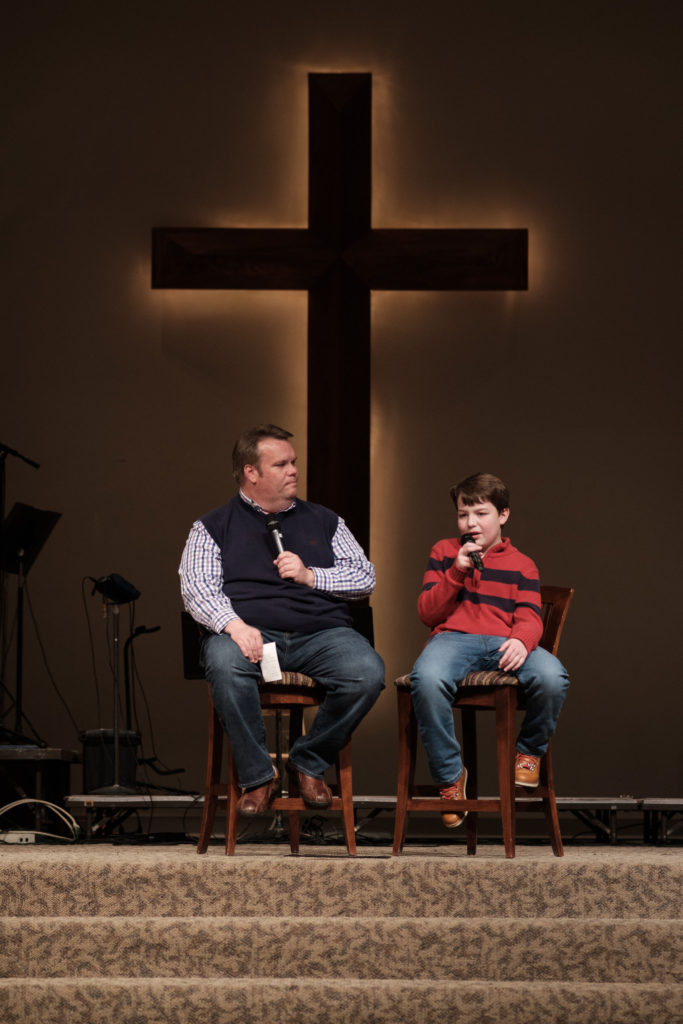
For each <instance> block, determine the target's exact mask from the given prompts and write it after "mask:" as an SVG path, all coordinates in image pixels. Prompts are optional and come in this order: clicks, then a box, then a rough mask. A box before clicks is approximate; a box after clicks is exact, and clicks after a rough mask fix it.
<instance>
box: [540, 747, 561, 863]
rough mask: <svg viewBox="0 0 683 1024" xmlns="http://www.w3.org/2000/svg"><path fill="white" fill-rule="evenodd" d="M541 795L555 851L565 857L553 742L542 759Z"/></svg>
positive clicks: (557, 854) (558, 855)
mask: <svg viewBox="0 0 683 1024" xmlns="http://www.w3.org/2000/svg"><path fill="white" fill-rule="evenodd" d="M541 796H542V800H543V813H544V814H545V822H546V827H547V829H548V835H549V836H550V845H551V846H552V848H553V853H554V854H555V856H556V857H564V847H563V845H562V833H561V832H560V819H559V817H558V814H557V803H556V800H555V779H554V776H553V758H552V751H551V744H549V745H548V750H547V751H546V755H545V757H544V758H543V760H542V761H541Z"/></svg>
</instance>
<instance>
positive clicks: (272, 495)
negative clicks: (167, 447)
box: [179, 424, 384, 815]
mask: <svg viewBox="0 0 683 1024" xmlns="http://www.w3.org/2000/svg"><path fill="white" fill-rule="evenodd" d="M291 436H292V435H291V434H290V432H289V431H287V430H283V429H282V428H281V427H276V426H274V425H272V424H269V425H267V426H261V427H255V428H254V429H252V430H249V431H246V432H245V433H244V434H242V436H241V437H240V438H239V439H238V441H237V443H236V444H235V447H234V449H233V453H232V459H233V475H234V477H235V480H236V482H237V483H238V485H239V488H240V490H239V495H238V496H237V497H234V498H233V499H232V500H231V501H230V502H229V503H228V504H227V505H223V506H222V507H221V508H218V509H215V510H214V511H213V512H210V513H209V514H208V515H205V516H203V517H202V518H201V519H199V520H197V522H195V523H194V524H193V526H192V529H191V531H190V535H189V537H188V540H187V543H186V545H185V550H184V552H183V556H182V561H181V564H180V570H179V571H180V577H181V590H182V595H183V600H184V602H185V607H186V609H187V610H188V612H189V613H190V614H191V615H192V616H193V618H194V619H195V620H196V621H197V622H199V623H200V624H201V625H202V626H203V627H204V628H205V629H206V630H208V631H209V632H208V635H207V636H206V638H205V640H204V643H203V647H202V660H203V664H204V669H205V672H206V677H207V679H208V681H209V684H210V686H211V693H212V697H213V701H214V704H215V707H216V711H217V713H218V716H219V718H220V720H221V723H222V725H223V728H224V729H225V731H226V732H227V734H228V736H229V738H230V744H231V746H232V750H233V754H234V757H235V764H236V767H237V775H238V780H239V784H240V787H241V788H242V790H243V792H242V796H241V797H240V801H239V805H238V807H239V810H240V812H241V813H242V814H247V815H253V814H262V813H263V812H264V811H266V810H267V808H268V806H269V805H270V803H271V801H272V799H273V797H274V795H275V793H276V792H277V789H278V784H279V779H278V777H277V773H276V772H274V769H273V764H272V761H271V758H270V754H269V753H268V750H267V747H266V734H265V726H264V723H263V715H262V713H261V706H260V702H259V693H258V681H259V679H260V678H261V669H260V665H259V662H260V661H261V658H262V655H263V645H264V643H273V642H274V643H275V645H276V650H277V656H278V660H279V664H280V668H281V669H282V670H283V671H290V672H303V673H305V674H306V675H310V676H312V677H313V678H315V679H316V681H317V682H319V683H320V684H321V685H322V686H323V687H324V688H325V690H326V691H327V692H326V695H325V699H324V701H323V703H322V704H321V706H320V708H319V710H318V713H317V715H316V717H315V721H314V722H313V725H312V727H311V729H310V731H309V732H308V733H307V734H306V735H305V736H302V737H300V739H298V740H297V741H296V742H295V744H294V746H293V747H292V749H291V751H290V753H289V760H288V768H289V770H290V771H291V772H295V773H296V774H297V776H298V780H299V789H300V793H301V796H302V798H303V800H304V802H305V803H306V805H307V806H309V807H312V808H316V809H318V810H319V809H323V808H325V807H329V805H330V803H331V801H332V794H331V793H330V790H329V788H328V787H327V785H326V784H325V782H324V779H323V776H324V773H325V770H326V769H327V768H328V767H329V766H330V765H331V764H333V763H334V762H335V761H336V758H337V754H338V752H339V750H340V749H341V747H342V746H343V745H344V743H345V742H346V740H347V739H348V737H349V736H350V735H351V733H352V732H353V730H354V729H355V728H356V726H357V725H358V723H359V722H360V721H361V719H362V718H363V717H364V715H365V714H367V712H368V711H369V710H370V708H371V707H372V705H373V704H374V703H375V701H376V700H377V697H378V696H379V694H380V692H381V690H382V689H383V687H384V664H383V662H382V659H381V658H380V657H379V655H378V654H377V653H376V652H375V651H374V650H373V648H372V646H371V644H370V643H368V641H367V640H366V639H365V638H364V637H362V636H361V635H360V634H359V633H357V632H356V631H355V630H354V629H352V627H351V615H350V612H349V609H348V606H347V604H346V602H347V601H353V600H360V599H362V598H364V597H367V596H368V595H369V594H371V593H372V591H373V590H374V587H375V570H374V567H373V565H372V563H371V562H369V561H368V560H367V558H366V557H365V554H364V553H363V550H362V548H361V547H360V546H359V544H358V542H357V541H356V539H355V538H354V537H353V535H352V534H351V532H350V531H349V529H348V527H347V526H346V524H345V523H344V520H343V519H342V518H341V517H340V516H338V515H336V513H334V512H332V511H331V510H330V509H327V508H325V507H324V506H322V505H316V504H313V503H312V502H308V501H301V500H298V499H297V497H296V492H297V482H298V469H297V465H296V453H295V451H294V448H293V447H292V445H291V443H290V441H289V438H290V437H291ZM273 516H277V517H278V527H279V529H278V527H275V533H278V532H279V533H280V536H281V538H282V539H281V544H280V547H283V548H284V550H281V551H280V553H278V548H277V546H276V538H275V537H274V534H273V528H272V524H271V529H269V528H268V526H267V521H268V520H269V517H273Z"/></svg>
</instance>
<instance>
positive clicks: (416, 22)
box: [0, 0, 683, 796]
mask: <svg viewBox="0 0 683 1024" xmlns="http://www.w3.org/2000/svg"><path fill="white" fill-rule="evenodd" d="M680 42H681V15H680V10H679V5H676V4H674V3H666V2H664V3H656V4H654V5H650V6H649V7H646V6H645V5H643V4H638V3H620V4H616V3H597V4H596V3H594V2H591V3H588V2H585V0H580V2H578V3H574V4H561V5H559V4H554V5H548V4H545V3H540V2H533V3H518V4H515V5H511V4H509V3H505V2H502V0H493V2H490V3H487V4H483V5H478V6H476V7H473V6H472V5H471V4H463V3H460V2H453V0H450V2H448V3H446V2H443V3H441V2H439V3H435V2H430V0H427V2H426V3H423V4H420V5H417V6H416V5H414V4H398V5H397V4H396V3H383V2H375V3H372V2H371V3H368V2H367V0H366V2H364V3H359V2H358V3H356V2H351V3H347V4H344V5H341V6H339V7H338V8H336V9H331V8H330V7H329V5H320V4H313V3H302V2H297V0H293V2H292V3H290V4H288V5H282V4H276V3H271V2H267V3H262V4H256V5H251V6H248V5H247V6H240V7H238V6H236V5H234V4H229V3H223V2H215V0H207V2H203V3H201V4H196V3H191V2H189V0H187V2H179V0H163V2H162V0H148V2H146V3H117V4H115V5H114V4H105V5H103V4H92V3H85V2H84V3H73V2H69V0H65V2H64V3H62V4H59V5H56V4H54V3H51V2H47V0H34V2H33V3H31V4H28V5H25V6H20V5H14V8H13V9H12V10H11V11H8V12H6V14H5V17H4V23H3V33H2V41H1V42H0V46H1V47H2V52H1V53H0V61H1V64H2V67H3V71H4V78H5V79H6V87H5V90H4V97H5V99H4V125H5V133H4V134H5V145H4V147H3V148H4V151H5V157H4V159H3V161H2V165H1V169H0V175H1V176H2V177H1V193H2V195H3V213H4V217H3V241H4V246H5V260H4V269H3V274H2V278H1V287H2V310H3V339H4V340H3V358H2V371H1V374H0V403H1V405H0V408H1V409H2V415H1V416H0V424H1V429H0V439H2V441H4V443H5V444H8V445H10V446H12V447H14V448H16V449H18V450H20V451H22V452H24V453H25V454H27V455H29V456H30V457H32V458H34V459H36V460H37V461H38V462H40V463H41V469H40V470H39V471H36V470H34V469H32V468H30V467H29V466H27V465H26V464H24V463H22V462H19V461H17V460H13V459H11V460H9V462H8V467H7V468H8V495H7V506H8V508H9V507H11V505H12V504H13V502H15V501H23V502H26V503H29V504H33V505H36V506H38V507H41V508H49V509H56V510H58V511H60V512H61V513H62V520H61V522H60V523H59V524H58V526H57V527H56V529H55V531H54V533H53V535H52V537H51V538H50V540H49V541H48V543H47V545H46V547H45V549H44V551H43V553H42V555H41V556H40V558H39V560H38V561H37V562H36V565H35V567H34V568H33V570H32V571H31V573H30V575H29V587H30V595H31V600H32V605H33V609H34V611H35V615H36V617H37V620H38V622H39V625H40V629H41V634H42V638H43V642H44V646H45V649H46V651H47V654H48V657H49V660H50V664H51V667H52V670H53V673H54V677H55V679H56V681H57V682H58V684H59V687H60V688H61V690H62V692H63V694H64V696H65V698H66V699H67V701H68V703H69V705H70V707H71V709H72V712H73V714H74V716H75V719H76V721H77V723H78V726H79V728H81V729H92V728H97V727H98V726H100V725H109V724H110V721H111V703H110V675H109V671H108V667H107V652H106V645H105V635H104V627H103V625H102V618H101V609H100V605H99V604H98V603H97V601H96V599H95V598H91V597H90V596H89V595H90V589H89V588H88V590H87V595H88V596H87V598H86V603H87V605H88V607H89V609H90V612H91V618H92V621H93V629H94V642H95V649H96V653H97V660H98V669H99V680H100V688H101V691H102V700H101V705H102V709H101V714H99V715H98V709H97V701H96V697H95V686H94V683H93V674H92V669H91V664H90V654H89V648H88V636H87V630H86V622H85V616H84V612H83V605H82V601H81V580H82V578H83V577H84V576H88V575H91V576H101V575H104V574H106V573H110V572H117V573H120V574H121V575H123V576H125V577H126V578H127V579H129V580H131V582H133V583H134V584H135V585H136V586H137V587H138V588H139V589H140V591H141V592H142V597H141V598H140V600H139V602H138V605H137V620H136V621H137V623H145V624H146V625H147V626H152V625H157V624H158V625H160V626H161V627H162V628H161V631H160V632H159V633H157V634H154V635H153V636H150V637H144V638H142V639H140V640H139V641H137V642H136V645H137V649H138V664H139V668H140V673H141V678H142V680H143V682H144V685H145V689H146V693H147V698H148V701H149V706H150V709H151V714H152V719H153V724H154V736H155V740H156V749H157V752H158V754H159V756H160V757H161V758H162V759H163V760H164V761H165V762H167V763H169V764H172V765H184V766H185V767H186V768H187V773H186V776H185V783H186V784H187V785H188V786H198V785H199V784H200V783H201V779H202V774H203V765H202V761H203V754H204V746H205V706H204V693H203V690H202V686H201V684H197V683H187V682H185V681H184V680H183V678H182V660H181V650H180V629H179V612H180V600H179V596H178V587H177V576H176V569H177V564H178V561H179V557H180V552H181V549H182V546H183V543H184V540H185V537H186V535H187V532H188V530H189V527H190V524H191V522H192V520H193V519H194V518H195V517H196V516H198V515H200V514H202V513H204V512H206V511H208V510H209V509H211V508H213V507H215V506H216V505H218V504H221V503H222V502H223V501H225V500H227V498H228V497H230V496H231V494H232V493H233V489H232V483H231V478H230V469H229V456H230V450H231V447H232V443H233V440H234V438H235V436H236V434H237V433H238V432H239V431H240V430H242V429H243V428H244V427H246V426H250V425H252V424H253V423H255V422H259V421H262V420H272V421H274V422H276V423H281V424H282V425H284V426H286V427H288V428H289V429H290V430H292V431H294V433H295V435H296V442H297V444H298V448H299V451H300V455H301V463H302V471H303V474H304V478H305V470H306V457H305V456H306V411H305V410H306V370H305V366H306V362H305V360H306V296H305V295H304V294H299V293H296V294H293V293H284V292H278V293H268V294H266V293H258V292H252V293H246V292H240V293H233V294H228V293H223V292H183V293H181V292H170V291H166V292H157V291H155V292H153V291H152V290H151V288H150V231H151V228H152V227H153V226H158V225H165V226H183V225H188V226H202V225H206V226H233V227H254V226H275V227H297V226H305V223H306V210H307V197H306V159H307V106H306V104H307V92H306V88H307V82H306V75H307V72H309V71H371V72H372V73H373V76H374V129H373V131H374V150H373V176H374V190H373V223H374V225H375V226H377V227H526V228H528V229H529V238H530V255H529V260H530V262H529V271H530V281H529V290H528V292H523V293H512V292H509V293H495V292H492V293H478V294H474V293H459V294H433V293H430V294H418V293H402V294H390V293H375V294H374V295H373V300H372V316H373V356H372V381H373V383H372V389H373V390H372V396H373V397H372V401H373V404H372V521H371V554H372V557H373V559H374V561H375V562H376V565H377V572H378V580H379V582H378V587H377V591H376V594H375V597H374V599H373V605H374V609H375V622H376V639H377V647H378V649H379V650H380V652H381V653H382V655H383V656H384V658H385V660H386V663H387V669H388V678H389V680H392V679H393V678H394V676H396V675H398V674H400V673H401V672H404V671H406V670H407V669H408V668H409V667H410V665H411V664H412V661H413V660H414V658H415V656H416V654H417V653H418V651H419V650H420V648H421V645H422V644H423V642H424V640H425V639H426V631H425V630H424V629H423V627H422V626H421V624H420V623H419V621H418V619H417V615H416V612H415V600H416V597H417V593H418V590H419V587H420V584H421V580H422V573H423V570H424V566H425V562H426V558H427V555H428V552H429V549H430V546H431V544H432V543H433V541H435V540H436V539H437V538H439V537H441V536H445V535H449V534H451V533H453V532H455V521H454V516H453V512H452V508H451V504H450V499H449V497H448V488H449V486H450V485H451V484H452V483H454V482H455V481H456V480H457V479H459V478H461V477H463V476H465V475H467V474H469V473H471V472H475V471H478V470H489V471H492V472H494V473H497V474H499V475H500V476H502V477H504V478H505V479H506V480H507V481H508V483H509V485H510V488H511V491H512V498H513V508H512V516H511V520H510V524H509V533H510V536H511V537H512V539H513V541H514V542H515V543H516V544H517V546H519V547H521V548H522V549H523V550H525V551H528V552H529V553H530V554H532V555H533V556H534V557H535V558H536V560H537V562H538V564H539V567H540V570H541V575H542V579H543V580H544V581H545V582H547V583H555V584H565V585H566V584H569V585H572V586H574V587H575V588H576V597H575V601H574V605H573V607H572V609H571V612H570V616H569V620H568V624H567V627H566V632H565V639H564V642H563V646H562V654H563V658H564V660H565V661H566V663H567V665H568V666H569V668H570V671H571V676H572V681H573V685H572V690H571V693H570V696H569V699H568V703H567V705H566V708H565V711H564V714H563V717H562V720H561V724H560V731H559V735H558V743H557V746H556V752H557V756H556V762H557V788H558V793H559V794H566V795H569V794H581V795H589V794H622V793H631V794H633V795H636V796H655V795H656V796H674V795H680V793H681V790H682V788H683V779H682V778H681V760H680V755H679V749H680V743H679V732H680V727H679V722H680V711H681V699H680V684H679V678H680V669H679V668H678V665H677V660H678V659H677V652H676V645H675V643H674V644H672V643H671V638H672V637H673V638H675V637H676V631H677V627H678V622H679V615H680V608H681V602H680V596H679V595H680V586H679V584H678V575H679V569H680V552H679V547H680V545H679V539H678V532H679V509H680V507H681V488H680V473H679V472H678V469H677V463H678V461H679V459H678V445H679V439H680V412H679V408H680V399H679V390H680V389H679V383H678V380H679V378H678V351H677V350H678V346H679V344H680V313H679V310H680V302H679V296H678V292H679V288H680V244H679V236H680V221H679V220H677V218H676V215H677V213H678V211H679V182H680V174H681V159H680V158H681V149H680V146H681V143H680V131H679V130H678V118H679V114H678V110H679V102H680V62H679V59H678V54H679V52H680ZM329 387H330V388H333V387H334V382H333V381H330V383H329ZM348 485H349V487H353V480H352V479H350V480H349V481H348ZM14 587H15V578H14V577H10V580H9V585H8V599H9V604H10V608H11V607H12V602H13V600H14ZM123 625H124V627H125V628H126V629H127V618H126V617H124V619H123ZM25 657H26V669H25V676H26V681H25V709H26V711H27V713H28V714H29V717H30V718H31V720H32V721H33V722H34V724H35V726H36V728H37V729H38V731H39V732H40V733H41V735H42V736H43V737H44V738H45V739H46V740H47V741H48V742H49V743H50V744H51V745H52V746H66V747H69V746H73V745H74V744H76V745H77V741H76V735H75V731H74V728H73V726H72V725H71V723H70V721H69V719H68V717H67V715H66V714H65V712H64V711H63V709H62V706H61V704H60V702H59V700H58V698H57V696H56V694H55V692H54V690H53V688H52V685H51V683H50V681H49V679H48V677H47V675H46V672H45V670H44V668H43V665H42V661H41V657H40V652H39V649H38V644H37V642H36V640H35V637H34V635H33V633H32V631H31V629H29V628H27V635H26V650H25ZM9 674H10V680H9V681H10V683H11V681H12V680H11V674H12V663H11V662H10V667H9ZM645 698H647V701H648V703H647V704H646V703H645ZM394 701H395V698H394V692H393V686H391V685H390V686H388V687H387V692H386V693H385V694H384V695H383V697H382V699H381V701H380V703H379V705H378V706H377V708H376V709H375V711H374V712H373V713H372V715H371V716H370V717H369V719H368V720H367V721H366V723H365V724H364V725H363V727H362V729H361V730H360V732H359V735H358V738H357V742H356V746H355V771H356V788H357V789H358V791H359V792H361V793H362V792H365V793H391V792H392V791H393V789H394V785H395V703H394ZM138 704H139V707H140V709H141V710H142V702H141V700H139V701H138ZM143 731H144V733H145V741H146V744H147V748H146V752H149V746H150V741H149V731H148V729H147V727H146V726H145V728H144V730H143Z"/></svg>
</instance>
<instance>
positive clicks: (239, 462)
mask: <svg viewBox="0 0 683 1024" xmlns="http://www.w3.org/2000/svg"><path fill="white" fill-rule="evenodd" d="M292 436H293V435H292V434H291V433H290V432H289V430H284V429H283V428H282V427H276V426H275V424H274V423H265V424H262V425H261V426H260V427H252V428H251V430H245V431H244V433H243V434H240V436H239V437H238V438H237V440H236V441H235V447H234V448H233V450H232V475H233V476H234V478H235V480H236V482H237V484H238V485H241V483H242V481H243V480H244V467H245V466H256V467H257V468H258V465H259V461H260V458H261V456H260V454H259V450H258V446H259V442H260V441H264V440H266V439H267V438H269V437H272V438H274V439H275V440H276V441H288V440H289V438H290V437H292Z"/></svg>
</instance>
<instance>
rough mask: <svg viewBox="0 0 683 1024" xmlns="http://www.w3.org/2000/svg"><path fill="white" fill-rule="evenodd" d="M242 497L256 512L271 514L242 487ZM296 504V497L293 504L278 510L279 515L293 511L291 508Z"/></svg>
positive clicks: (265, 514)
mask: <svg viewBox="0 0 683 1024" xmlns="http://www.w3.org/2000/svg"><path fill="white" fill-rule="evenodd" d="M240 498H241V499H242V501H244V502H245V503H246V504H247V505H250V506H251V508H253V509H254V510H255V511H256V512H260V513H261V514H262V515H264V516H267V515H268V514H269V513H268V512H266V510H265V509H264V508H261V506H260V505H259V504H258V503H257V502H255V501H254V500H253V498H250V497H249V496H248V495H246V494H245V493H244V491H243V490H242V489H241V488H240ZM295 505H296V498H295V499H294V501H293V502H292V504H291V505H288V506H287V508H283V509H280V511H279V512H278V515H282V513H283V512H291V510H292V509H293V508H294V506H295Z"/></svg>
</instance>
